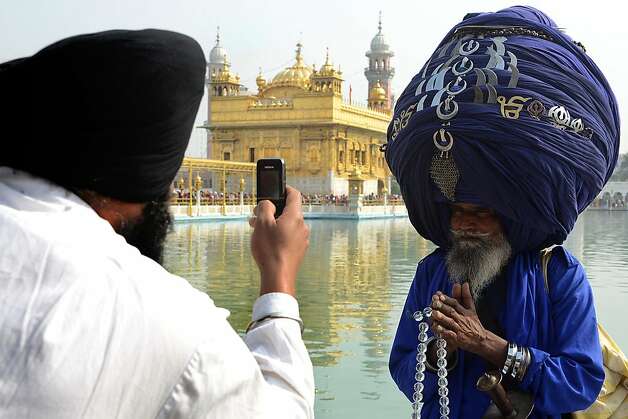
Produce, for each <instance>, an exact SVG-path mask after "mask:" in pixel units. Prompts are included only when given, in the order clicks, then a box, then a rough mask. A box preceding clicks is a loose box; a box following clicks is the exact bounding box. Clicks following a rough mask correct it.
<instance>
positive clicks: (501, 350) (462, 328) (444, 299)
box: [431, 282, 508, 365]
mask: <svg viewBox="0 0 628 419" xmlns="http://www.w3.org/2000/svg"><path fill="white" fill-rule="evenodd" d="M431 307H432V310H433V311H432V330H433V331H434V334H436V335H437V336H440V337H442V338H443V339H445V341H446V342H447V352H448V354H450V353H452V352H454V351H455V350H456V349H458V348H460V349H462V350H464V351H467V352H471V353H474V354H476V355H478V356H480V357H482V358H484V359H486V360H487V361H489V362H491V363H493V364H494V365H501V364H502V363H503V357H505V348H506V347H507V345H508V343H507V342H506V341H505V340H504V339H502V338H501V337H499V336H497V335H495V334H494V333H492V332H490V331H489V330H487V329H485V328H484V326H482V323H481V322H480V319H479V317H478V315H477V311H476V309H475V303H474V302H473V297H472V296H471V291H470V289H469V283H467V282H465V283H464V284H462V285H460V284H454V286H453V291H452V296H451V297H449V296H447V295H445V294H443V293H442V292H440V291H438V292H437V293H436V294H434V295H433V296H432V305H431Z"/></svg>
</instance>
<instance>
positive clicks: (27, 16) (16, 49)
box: [0, 0, 628, 154]
mask: <svg viewBox="0 0 628 419" xmlns="http://www.w3.org/2000/svg"><path fill="white" fill-rule="evenodd" d="M1 1H2V2H3V5H2V8H1V12H0V40H2V41H1V42H0V62H4V61H8V60H11V59H14V58H17V57H22V56H25V55H31V54H33V53H35V52H37V51H38V50H39V49H41V48H43V47H45V46H46V45H48V44H50V43H52V42H54V41H57V40H59V39H61V38H64V37H67V36H71V35H76V34H79V33H87V32H95V31H100V30H106V29H141V28H148V27H152V28H161V29H169V30H175V31H178V32H183V33H185V34H187V35H190V36H192V37H193V38H195V39H196V40H197V41H198V42H199V43H200V44H201V46H202V48H203V50H204V51H205V55H206V56H207V55H208V54H209V52H210V50H211V48H212V47H213V46H214V45H215V39H216V28H217V26H220V37H221V44H222V45H223V47H224V48H225V49H226V50H227V53H228V56H229V60H230V61H231V63H232V70H233V71H234V72H236V73H238V74H239V75H240V77H241V82H242V83H243V84H244V85H245V86H247V87H248V88H249V90H250V91H251V92H256V91H257V88H256V85H255V78H256V77H257V74H258V72H259V69H260V68H261V70H262V73H263V74H264V76H265V77H266V79H270V78H272V77H273V76H274V75H275V74H276V73H277V72H279V71H280V70H281V69H283V68H284V67H286V66H289V65H291V64H292V63H293V62H294V55H295V53H294V51H295V45H296V43H297V42H299V41H301V42H302V44H303V55H304V59H305V62H306V64H309V65H312V64H316V66H317V67H320V65H321V64H322V63H323V62H324V59H325V50H326V48H329V51H330V58H331V61H332V62H333V64H334V65H340V67H341V70H342V71H343V73H344V79H345V83H344V94H345V95H348V93H347V92H348V90H349V85H350V86H351V88H352V91H353V94H352V96H353V100H361V101H366V96H367V81H366V78H365V77H364V67H365V66H366V64H367V58H366V57H365V55H364V54H365V52H366V51H367V50H368V49H369V45H370V42H371V39H372V38H373V36H374V35H375V34H376V33H377V21H378V14H379V12H380V11H381V12H382V25H383V33H384V35H385V37H386V41H387V43H388V44H389V45H390V46H391V49H392V50H393V51H394V53H395V56H394V57H393V61H392V62H393V66H394V67H395V77H394V79H393V82H392V85H393V91H394V92H395V93H397V95H398V94H399V93H401V91H403V89H404V87H405V85H406V84H407V83H408V82H409V81H410V79H411V78H412V77H413V76H414V75H415V74H416V73H417V72H418V71H419V69H420V68H421V66H422V65H423V64H424V63H425V61H427V59H428V58H429V56H430V55H431V53H432V52H433V50H434V49H435V47H436V45H437V44H438V43H439V42H440V40H441V39H442V38H443V36H444V35H445V34H446V33H447V31H448V30H449V29H450V28H451V27H452V26H454V25H455V24H456V23H458V22H459V21H460V20H461V19H462V17H463V16H464V15H465V14H466V13H468V12H488V11H496V10H499V9H502V8H504V7H508V6H511V5H516V4H527V5H531V6H534V7H537V8H539V9H541V10H542V11H544V12H545V13H547V14H548V15H549V16H550V17H551V18H552V19H554V21H556V22H557V24H558V25H559V26H560V27H562V28H564V29H565V30H566V32H567V33H568V34H569V35H570V36H571V37H572V38H573V39H574V40H576V41H580V42H582V43H583V44H584V45H585V47H586V49H587V53H588V54H589V55H590V56H591V57H592V58H593V60H594V61H595V62H596V63H597V65H598V66H599V67H600V68H601V69H602V71H603V72H604V73H605V75H606V77H607V79H608V80H609V83H610V85H611V87H612V88H613V91H614V93H615V95H616V96H617V100H618V102H619V107H620V112H621V117H622V121H626V120H628V119H627V118H628V105H626V103H628V71H627V68H628V23H626V21H625V16H626V12H628V5H627V3H625V2H622V1H619V0H598V1H596V2H590V1H582V0H571V1H567V0H551V1H550V0H544V1H537V0H528V1H526V2H512V1H504V0H500V1H497V0H494V1H493V0H483V1H476V2H470V1H468V0H466V1H464V0H447V1H446V2H445V1H442V2H427V1H420V0H415V1H398V0H388V1H384V0H379V1H374V0H359V1H358V0H355V1H354V0H344V1H343V0H335V1H334V0H318V1H316V2H301V1H284V0H269V1H265V2H264V1H259V0H255V1H250V0H228V1H227V0H221V1H215V0H204V1H201V0H179V1H173V0H152V1H148V0H144V1H143V0H107V1H104V0H101V1H95V0H55V1H46V0H21V1H10V0H1ZM42 82H46V80H45V74H43V75H42ZM94 82H95V83H96V82H97V80H94ZM205 100H206V99H205V98H204V99H203V103H202V104H201V107H200V111H199V115H198V117H197V123H198V124H199V125H200V124H202V123H203V121H205V120H206V119H207V114H206V109H207V108H206V106H205ZM624 137H625V136H624ZM204 138H205V134H204V131H203V130H201V129H196V130H195V131H194V133H193V135H192V142H191V146H190V147H191V148H196V149H197V154H199V153H202V149H203V146H204V145H203V142H204ZM620 150H621V152H628V140H627V141H626V142H622V143H621V145H620ZM193 154H194V153H193Z"/></svg>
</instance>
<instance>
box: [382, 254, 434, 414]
mask: <svg viewBox="0 0 628 419" xmlns="http://www.w3.org/2000/svg"><path fill="white" fill-rule="evenodd" d="M427 258H429V256H428V257H427ZM427 258H426V259H427ZM426 259H424V260H422V261H421V262H419V265H418V267H417V271H416V274H415V276H414V280H413V281H412V285H411V286H410V291H409V292H408V296H407V298H406V303H405V305H404V307H403V311H402V312H401V319H400V320H399V326H398V327H397V334H396V335H395V340H394V342H393V346H392V350H391V353H390V360H389V364H388V366H389V369H390V374H391V376H392V378H393V380H394V381H395V383H397V386H398V387H399V389H400V390H401V391H402V392H403V393H404V394H405V395H406V397H407V398H408V400H410V402H412V395H413V393H414V383H415V379H414V375H415V368H416V355H417V345H418V344H419V338H418V333H419V327H418V323H417V322H416V321H415V320H414V319H413V318H412V314H413V313H414V312H415V311H417V310H419V309H423V308H425V307H426V306H427V305H428V303H429V302H430V301H431V297H432V294H431V293H430V292H429V289H426V288H427V287H426V285H424V284H426V283H427V282H429V281H428V277H427V273H426V270H427V267H426V265H427V264H428V263H426ZM431 334H432V332H431V330H430V331H428V335H430V336H431ZM423 384H424V390H423V403H424V404H425V406H424V411H425V410H427V411H430V410H431V409H430V408H429V406H430V405H431V404H433V403H435V404H436V405H438V397H437V393H436V389H437V385H436V384H437V376H436V374H434V373H432V372H430V371H427V370H426V371H425V380H424V381H423ZM436 410H437V411H438V409H436Z"/></svg>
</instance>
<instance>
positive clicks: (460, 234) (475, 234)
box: [449, 229, 491, 239]
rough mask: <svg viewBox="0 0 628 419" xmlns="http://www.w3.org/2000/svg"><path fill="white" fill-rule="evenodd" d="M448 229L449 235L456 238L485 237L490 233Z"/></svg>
mask: <svg viewBox="0 0 628 419" xmlns="http://www.w3.org/2000/svg"><path fill="white" fill-rule="evenodd" d="M449 231H451V235H452V236H454V237H455V238H456V239H485V238H487V237H490V235H491V234H490V233H478V232H471V231H461V230H454V229H451V230H449Z"/></svg>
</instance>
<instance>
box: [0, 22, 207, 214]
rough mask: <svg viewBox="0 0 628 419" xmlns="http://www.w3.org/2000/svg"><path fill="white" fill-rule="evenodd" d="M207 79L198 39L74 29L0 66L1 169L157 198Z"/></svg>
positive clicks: (130, 197) (127, 197) (118, 195)
mask: <svg viewBox="0 0 628 419" xmlns="http://www.w3.org/2000/svg"><path fill="white" fill-rule="evenodd" d="M204 79H205V59H204V55H203V51H202V49H201V47H200V46H199V45H198V43H197V42H196V41H194V40H193V39H192V38H190V37H188V36H186V35H182V34H179V33H175V32H168V31H162V30H154V29H147V30H141V31H125V30H115V31H107V32H100V33H94V34H87V35H79V36H74V37H71V38H67V39H64V40H61V41H59V42H56V43H54V44H52V45H50V46H48V47H46V48H44V49H42V50H41V51H39V52H38V53H37V54H35V55H33V56H31V57H26V58H20V59H17V60H13V61H10V62H7V63H4V64H0V92H1V95H0V121H2V127H3V130H2V134H0V135H2V139H3V144H4V150H3V151H2V152H1V153H0V166H9V167H12V168H14V169H20V170H24V171H27V172H29V173H32V174H34V175H37V176H41V177H43V178H46V179H49V180H51V181H53V182H55V183H57V184H59V185H62V186H64V187H67V188H71V189H89V190H93V191H95V192H98V193H100V194H102V195H105V196H109V197H112V198H115V199H119V200H123V201H128V202H148V201H152V200H156V199H159V198H160V197H162V196H164V195H166V194H167V192H168V190H169V188H170V184H171V182H172V180H173V179H174V177H175V175H176V173H177V170H178V169H179V167H180V165H181V161H182V160H183V155H184V153H185V149H186V148H187V144H188V141H189V138H190V132H191V130H192V126H193V124H194V119H195V117H196V112H197V110H198V106H199V103H200V100H201V98H202V96H203V88H204Z"/></svg>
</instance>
